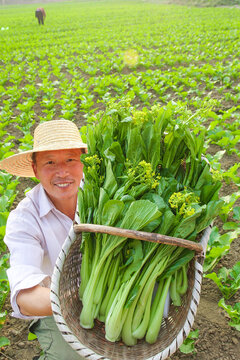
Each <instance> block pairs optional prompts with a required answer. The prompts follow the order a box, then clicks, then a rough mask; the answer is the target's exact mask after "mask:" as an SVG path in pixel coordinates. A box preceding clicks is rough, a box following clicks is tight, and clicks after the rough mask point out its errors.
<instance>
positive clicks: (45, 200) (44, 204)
mask: <svg viewBox="0 0 240 360" xmlns="http://www.w3.org/2000/svg"><path fill="white" fill-rule="evenodd" d="M38 186H39V192H38V197H39V201H38V204H39V216H40V218H41V217H43V216H45V215H47V214H48V213H49V212H50V211H52V210H53V209H55V206H54V205H53V203H52V202H51V200H50V199H49V197H48V196H47V193H46V191H45V190H44V188H43V186H42V185H41V184H38Z"/></svg>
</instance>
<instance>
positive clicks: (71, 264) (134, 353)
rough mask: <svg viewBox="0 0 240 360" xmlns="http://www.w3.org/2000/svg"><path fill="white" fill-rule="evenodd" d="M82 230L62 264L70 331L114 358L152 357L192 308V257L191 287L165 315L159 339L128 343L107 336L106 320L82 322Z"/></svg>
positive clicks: (64, 313) (65, 313) (62, 300)
mask: <svg viewBox="0 0 240 360" xmlns="http://www.w3.org/2000/svg"><path fill="white" fill-rule="evenodd" d="M80 244H81V233H80V234H76V239H75V241H74V242H73V244H72V245H71V247H70V249H69V252H68V254H67V256H66V259H65V261H64V264H63V269H62V272H61V276H60V281H59V301H60V307H61V313H62V317H63V318H64V320H65V322H66V324H67V326H68V327H69V329H70V330H71V332H72V333H73V334H74V335H75V336H76V337H77V338H78V339H79V341H80V342H81V343H82V344H83V345H85V346H86V347H88V348H89V349H91V350H93V351H94V352H95V353H96V354H99V355H101V356H103V357H106V358H109V359H114V360H120V359H121V360H123V359H127V360H135V359H138V360H141V359H147V358H149V357H153V356H155V355H157V354H159V353H160V352H162V351H163V350H164V349H166V347H168V346H169V345H170V344H171V343H172V342H173V341H174V340H175V339H176V336H177V335H178V333H179V331H180V330H181V329H182V327H183V325H184V323H185V321H186V317H187V314H188V311H189V307H190V302H191V299H192V290H193V287H194V279H195V270H194V262H195V260H194V259H193V260H192V261H191V264H190V267H189V271H188V282H189V286H188V290H187V293H186V294H185V295H184V297H182V305H181V306H180V307H175V306H170V310H169V315H168V318H167V319H163V322H162V326H161V329H160V333H159V335H158V339H157V341H156V342H155V343H154V344H151V345H150V344H148V343H146V342H145V340H144V339H143V340H139V341H138V343H137V345H135V346H131V347H130V346H126V345H124V344H123V343H122V342H120V341H119V342H115V343H112V342H109V341H108V340H106V339H105V330H104V324H103V323H101V322H100V321H95V326H94V328H93V329H83V328H82V327H81V326H80V322H79V316H80V312H81V309H82V304H81V301H80V300H79V297H78V289H79V285H80V265H81V255H80V252H79V248H80Z"/></svg>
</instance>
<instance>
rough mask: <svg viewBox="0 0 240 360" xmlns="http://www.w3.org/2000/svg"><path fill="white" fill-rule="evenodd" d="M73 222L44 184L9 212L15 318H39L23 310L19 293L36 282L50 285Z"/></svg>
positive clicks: (10, 276) (8, 234)
mask: <svg viewBox="0 0 240 360" xmlns="http://www.w3.org/2000/svg"><path fill="white" fill-rule="evenodd" d="M72 224H73V222H72V220H71V219H70V218H69V217H68V216H66V215H64V214H63V213H61V212H60V211H58V210H57V209H56V208H55V206H54V205H53V203H52V202H51V201H50V199H49V198H48V196H47V195H46V192H45V190H44V189H43V187H42V185H41V184H38V185H37V186H35V187H34V188H33V189H32V190H30V191H29V192H28V193H27V194H26V198H24V199H23V200H22V201H21V202H20V203H19V204H18V206H17V208H16V209H15V210H13V211H11V212H10V214H9V217H8V221H7V226H6V235H5V237H4V241H5V243H6V245H7V246H8V249H9V251H10V268H9V269H8V271H7V275H8V279H9V283H10V290H11V305H12V308H13V313H12V315H13V316H14V317H18V318H21V319H35V318H38V317H36V316H32V317H31V316H24V315H22V314H21V313H20V311H19V307H18V305H17V303H16V297H17V294H18V293H19V291H20V290H22V289H27V288H31V287H33V286H35V285H37V284H42V285H43V286H49V284H50V277H51V275H52V272H53V269H54V265H55V262H56V260H57V257H58V254H59V252H60V250H61V247H62V245H63V243H64V240H65V239H66V237H67V235H68V233H69V231H70V228H71V226H72ZM47 283H48V284H47Z"/></svg>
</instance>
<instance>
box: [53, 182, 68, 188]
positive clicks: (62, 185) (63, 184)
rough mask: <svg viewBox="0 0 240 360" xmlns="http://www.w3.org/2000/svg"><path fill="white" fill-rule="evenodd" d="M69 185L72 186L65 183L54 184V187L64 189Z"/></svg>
mask: <svg viewBox="0 0 240 360" xmlns="http://www.w3.org/2000/svg"><path fill="white" fill-rule="evenodd" d="M71 184H72V183H71V182H66V183H55V184H54V185H55V186H57V187H60V188H66V187H68V186H69V185H71Z"/></svg>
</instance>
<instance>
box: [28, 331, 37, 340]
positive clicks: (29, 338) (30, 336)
mask: <svg viewBox="0 0 240 360" xmlns="http://www.w3.org/2000/svg"><path fill="white" fill-rule="evenodd" d="M35 339H37V336H36V335H35V334H33V333H31V332H30V331H29V333H28V341H32V340H35Z"/></svg>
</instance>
